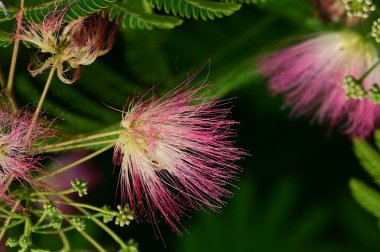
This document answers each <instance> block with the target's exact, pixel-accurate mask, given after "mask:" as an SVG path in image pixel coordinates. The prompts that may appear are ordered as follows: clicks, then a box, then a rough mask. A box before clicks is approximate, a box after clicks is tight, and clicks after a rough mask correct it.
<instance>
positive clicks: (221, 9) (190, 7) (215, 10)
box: [150, 0, 241, 20]
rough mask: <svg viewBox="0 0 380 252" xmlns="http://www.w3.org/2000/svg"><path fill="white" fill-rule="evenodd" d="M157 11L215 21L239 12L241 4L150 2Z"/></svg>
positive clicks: (187, 0) (176, 0)
mask: <svg viewBox="0 0 380 252" xmlns="http://www.w3.org/2000/svg"><path fill="white" fill-rule="evenodd" d="M150 3H151V5H152V6H153V7H154V8H157V9H158V10H162V9H163V10H164V11H165V12H166V13H168V14H169V13H171V14H173V15H175V16H180V17H185V18H195V19H199V18H201V19H203V20H208V19H211V20H213V19H215V18H222V17H223V16H229V15H231V14H232V13H234V12H235V11H237V10H239V9H240V7H241V4H237V3H223V2H213V1H207V0H150Z"/></svg>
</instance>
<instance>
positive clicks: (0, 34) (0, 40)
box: [0, 30, 12, 47]
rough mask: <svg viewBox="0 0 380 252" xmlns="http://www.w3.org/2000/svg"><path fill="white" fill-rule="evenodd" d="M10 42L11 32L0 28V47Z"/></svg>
mask: <svg viewBox="0 0 380 252" xmlns="http://www.w3.org/2000/svg"><path fill="white" fill-rule="evenodd" d="M11 43H12V34H10V33H7V32H5V31H1V30H0V47H6V46H8V45H10V44H11Z"/></svg>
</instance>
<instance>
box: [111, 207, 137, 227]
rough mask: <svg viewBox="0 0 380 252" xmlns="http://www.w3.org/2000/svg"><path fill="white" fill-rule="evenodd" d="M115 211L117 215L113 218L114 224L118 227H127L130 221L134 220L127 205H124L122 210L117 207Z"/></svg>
mask: <svg viewBox="0 0 380 252" xmlns="http://www.w3.org/2000/svg"><path fill="white" fill-rule="evenodd" d="M117 209H118V211H119V213H118V215H117V216H116V218H115V224H116V225H119V226H120V227H124V226H125V225H127V226H128V225H129V223H131V220H133V219H134V217H133V212H132V210H131V209H130V207H129V205H128V204H126V205H125V206H124V208H123V207H121V206H120V205H118V206H117Z"/></svg>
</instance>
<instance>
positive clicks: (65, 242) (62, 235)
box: [58, 232, 71, 252]
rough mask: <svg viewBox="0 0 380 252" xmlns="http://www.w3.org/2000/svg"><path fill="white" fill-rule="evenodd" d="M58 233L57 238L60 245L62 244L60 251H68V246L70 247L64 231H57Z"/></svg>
mask: <svg viewBox="0 0 380 252" xmlns="http://www.w3.org/2000/svg"><path fill="white" fill-rule="evenodd" d="M58 235H59V238H60V239H61V241H62V245H63V248H62V250H61V251H62V252H68V251H70V248H71V246H70V242H69V240H68V239H67V237H66V235H65V233H64V232H59V233H58Z"/></svg>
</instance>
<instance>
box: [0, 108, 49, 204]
mask: <svg viewBox="0 0 380 252" xmlns="http://www.w3.org/2000/svg"><path fill="white" fill-rule="evenodd" d="M32 117H33V116H32V115H31V114H29V113H28V112H27V111H26V110H20V111H18V112H13V111H12V110H11V108H10V107H9V106H8V105H7V104H5V103H2V104H1V106H0V181H1V182H0V190H1V191H3V190H2V188H3V186H4V185H5V183H6V181H7V179H9V178H10V177H13V178H14V179H16V180H18V181H27V182H31V178H32V177H31V174H30V172H32V171H38V170H39V168H38V165H39V158H38V157H36V156H35V151H34V150H33V147H35V145H37V144H39V143H41V142H42V141H44V140H46V139H47V138H48V137H50V136H51V130H50V129H49V128H48V127H45V126H43V125H42V124H41V123H39V122H36V123H33V124H32V123H31V122H32ZM31 127H32V128H31ZM3 196H5V195H1V198H2V199H3Z"/></svg>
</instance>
